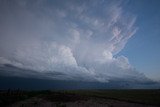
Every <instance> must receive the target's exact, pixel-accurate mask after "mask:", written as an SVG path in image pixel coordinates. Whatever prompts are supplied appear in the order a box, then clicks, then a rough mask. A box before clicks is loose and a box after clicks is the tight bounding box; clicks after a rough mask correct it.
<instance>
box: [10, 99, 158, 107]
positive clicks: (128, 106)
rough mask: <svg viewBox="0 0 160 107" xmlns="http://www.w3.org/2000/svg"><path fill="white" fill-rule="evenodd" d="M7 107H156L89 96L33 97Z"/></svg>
mask: <svg viewBox="0 0 160 107" xmlns="http://www.w3.org/2000/svg"><path fill="white" fill-rule="evenodd" d="M7 107H156V106H152V105H145V104H138V103H130V102H125V101H117V100H111V99H101V98H89V99H87V100H77V101H74V102H72V101H70V102H51V101H48V100H44V99H42V98H37V97H34V98H31V99H28V100H25V101H20V102H17V103H15V104H12V105H9V106H7Z"/></svg>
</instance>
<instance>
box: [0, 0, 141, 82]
mask: <svg viewBox="0 0 160 107" xmlns="http://www.w3.org/2000/svg"><path fill="white" fill-rule="evenodd" d="M7 2H9V3H10V1H7ZM48 2H49V1H42V3H40V2H36V1H34V2H33V3H30V1H26V2H22V3H21V2H20V1H18V3H16V2H15V3H13V4H11V5H13V6H12V7H9V5H8V3H3V4H1V5H3V6H2V7H1V8H3V9H1V10H0V13H2V15H3V17H1V18H0V22H2V24H1V25H0V28H2V29H3V31H1V32H0V35H2V36H0V50H1V52H0V64H1V65H4V64H10V65H13V66H16V67H18V68H21V69H27V70H33V71H36V73H37V76H38V75H43V76H44V77H46V76H47V77H48V78H52V79H71V80H86V81H101V82H108V81H109V80H112V79H114V78H121V79H128V78H129V79H133V77H134V78H144V76H143V75H140V74H139V73H138V72H137V71H136V70H134V68H133V67H132V66H131V65H130V64H129V61H128V59H127V58H126V57H124V56H119V57H114V55H115V54H117V53H118V52H119V51H121V50H122V49H123V47H124V46H125V44H126V43H127V41H128V39H129V38H131V37H132V35H133V34H134V33H135V32H136V27H134V23H135V20H136V18H135V16H134V15H130V14H129V13H128V14H125V11H124V10H123V8H122V6H121V5H120V3H118V4H117V5H114V4H112V3H109V4H108V3H106V2H104V3H106V5H107V6H104V5H102V4H100V5H99V6H98V7H95V8H93V5H94V3H92V2H87V1H83V2H82V3H78V2H77V3H75V2H73V1H72V2H60V1H59V2H58V1H57V2H54V3H53V4H51V5H52V6H50V4H49V3H48ZM96 2H97V3H99V1H96ZM19 3H20V4H19ZM95 11H98V12H95ZM11 16H12V18H10V17H11ZM21 72H22V75H23V71H21ZM25 72H26V70H25ZM57 72H58V73H60V74H61V75H55V73H57ZM24 74H25V73H24Z"/></svg>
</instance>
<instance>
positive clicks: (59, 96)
mask: <svg viewBox="0 0 160 107" xmlns="http://www.w3.org/2000/svg"><path fill="white" fill-rule="evenodd" d="M5 106H7V107H76V106H78V107H156V106H157V107H159V106H160V90H61V91H51V90H45V91H22V90H6V91H0V107H5Z"/></svg>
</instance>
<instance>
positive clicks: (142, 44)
mask: <svg viewBox="0 0 160 107" xmlns="http://www.w3.org/2000/svg"><path fill="white" fill-rule="evenodd" d="M159 5H160V1H159V0H153V1H150V0H140V1H136V0H131V1H130V2H129V3H128V6H127V9H129V11H131V12H133V13H135V14H136V15H137V20H136V25H137V26H138V31H137V32H136V34H135V35H134V36H133V37H132V38H131V39H130V40H129V41H128V43H127V44H126V46H125V48H124V49H123V50H122V51H121V52H120V53H119V54H123V55H125V56H127V57H128V58H129V60H130V62H131V64H133V65H134V66H135V68H137V69H138V70H140V72H144V73H145V74H146V75H147V76H148V77H150V78H152V79H155V80H160V75H159V73H160V71H159V69H160V66H159V64H160V57H159V55H160V37H159V35H160V30H159V28H160V21H159V19H160V7H159Z"/></svg>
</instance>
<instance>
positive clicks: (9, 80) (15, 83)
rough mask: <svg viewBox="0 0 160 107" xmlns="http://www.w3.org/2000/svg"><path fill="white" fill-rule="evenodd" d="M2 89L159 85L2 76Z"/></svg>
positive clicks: (135, 87) (156, 86)
mask: <svg viewBox="0 0 160 107" xmlns="http://www.w3.org/2000/svg"><path fill="white" fill-rule="evenodd" d="M0 84H1V85H0V89H9V88H10V89H17V88H19V89H23V90H47V89H49V90H52V89H53V90H70V89H158V88H160V84H159V83H155V82H148V83H133V82H125V81H118V80H117V81H115V80H114V81H110V82H108V83H100V82H82V81H64V80H47V79H35V78H22V77H9V76H0Z"/></svg>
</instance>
